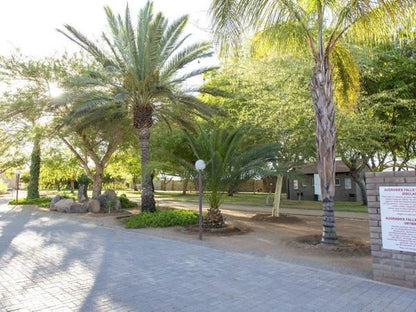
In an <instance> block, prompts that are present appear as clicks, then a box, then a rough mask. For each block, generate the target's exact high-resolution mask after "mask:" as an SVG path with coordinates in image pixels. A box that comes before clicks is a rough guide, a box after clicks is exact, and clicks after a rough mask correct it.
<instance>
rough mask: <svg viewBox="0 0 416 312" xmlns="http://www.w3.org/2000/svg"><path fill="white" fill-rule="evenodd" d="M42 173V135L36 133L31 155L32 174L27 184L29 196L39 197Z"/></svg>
mask: <svg viewBox="0 0 416 312" xmlns="http://www.w3.org/2000/svg"><path fill="white" fill-rule="evenodd" d="M39 174H40V136H39V135H36V136H35V139H34V141H33V149H32V155H31V157H30V175H29V184H28V186H27V196H26V197H27V198H28V199H30V198H39Z"/></svg>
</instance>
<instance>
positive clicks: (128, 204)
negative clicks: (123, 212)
mask: <svg viewBox="0 0 416 312" xmlns="http://www.w3.org/2000/svg"><path fill="white" fill-rule="evenodd" d="M118 198H119V199H120V203H121V208H123V209H128V208H136V207H137V203H136V202H134V201H131V200H130V199H128V198H127V196H126V194H121V195H120V196H118Z"/></svg>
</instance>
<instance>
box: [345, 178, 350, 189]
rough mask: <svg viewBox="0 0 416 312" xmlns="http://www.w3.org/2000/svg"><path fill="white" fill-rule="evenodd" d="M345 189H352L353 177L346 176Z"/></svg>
mask: <svg viewBox="0 0 416 312" xmlns="http://www.w3.org/2000/svg"><path fill="white" fill-rule="evenodd" d="M345 189H346V190H350V189H351V178H345Z"/></svg>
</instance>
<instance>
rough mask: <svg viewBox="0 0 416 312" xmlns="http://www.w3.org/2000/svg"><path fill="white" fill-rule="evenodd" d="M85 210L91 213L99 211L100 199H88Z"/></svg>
mask: <svg viewBox="0 0 416 312" xmlns="http://www.w3.org/2000/svg"><path fill="white" fill-rule="evenodd" d="M87 210H88V211H89V212H92V213H98V212H100V201H99V200H98V199H90V200H89V201H88V203H87Z"/></svg>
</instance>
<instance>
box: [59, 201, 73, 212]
mask: <svg viewBox="0 0 416 312" xmlns="http://www.w3.org/2000/svg"><path fill="white" fill-rule="evenodd" d="M73 204H74V201H73V200H72V199H66V198H64V199H61V200H60V201H58V202H57V203H56V204H55V207H56V211H59V212H69V210H70V209H71V206H72V205H73Z"/></svg>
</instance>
